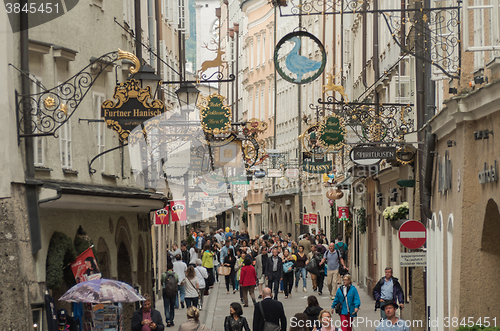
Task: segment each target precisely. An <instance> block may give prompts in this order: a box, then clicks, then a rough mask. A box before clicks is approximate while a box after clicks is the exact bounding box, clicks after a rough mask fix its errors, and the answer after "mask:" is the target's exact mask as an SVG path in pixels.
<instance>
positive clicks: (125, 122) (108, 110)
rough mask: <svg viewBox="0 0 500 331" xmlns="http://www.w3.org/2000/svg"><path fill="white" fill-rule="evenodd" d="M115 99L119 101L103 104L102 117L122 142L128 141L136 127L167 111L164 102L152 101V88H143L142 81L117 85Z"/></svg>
mask: <svg viewBox="0 0 500 331" xmlns="http://www.w3.org/2000/svg"><path fill="white" fill-rule="evenodd" d="M113 98H115V99H116V100H117V101H116V102H115V101H113V100H106V101H104V102H103V103H102V104H101V117H103V118H104V122H105V123H106V125H107V126H108V128H111V129H113V130H115V131H116V132H118V135H119V138H120V140H121V141H127V138H128V136H129V135H130V131H132V130H133V129H134V128H135V127H137V126H139V125H141V123H143V122H145V121H146V120H148V119H150V118H152V117H155V116H159V115H161V114H163V112H164V111H165V104H164V103H163V101H161V100H157V99H155V100H151V101H150V99H151V88H150V87H149V86H146V88H141V83H140V81H138V80H135V79H130V80H128V81H126V82H124V83H120V84H118V85H116V86H115V94H114V95H113Z"/></svg>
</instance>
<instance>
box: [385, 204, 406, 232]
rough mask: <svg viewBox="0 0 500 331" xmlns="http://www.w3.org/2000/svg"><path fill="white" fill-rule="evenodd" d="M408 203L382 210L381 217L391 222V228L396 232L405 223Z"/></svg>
mask: <svg viewBox="0 0 500 331" xmlns="http://www.w3.org/2000/svg"><path fill="white" fill-rule="evenodd" d="M409 211H410V209H409V205H408V202H403V203H402V204H400V205H395V206H389V207H387V208H385V209H384V212H383V213H382V215H383V216H384V218H385V219H386V220H388V221H389V222H391V226H392V227H393V228H394V229H396V230H398V229H399V227H400V226H401V225H402V224H403V223H404V222H406V221H407V215H408V213H409Z"/></svg>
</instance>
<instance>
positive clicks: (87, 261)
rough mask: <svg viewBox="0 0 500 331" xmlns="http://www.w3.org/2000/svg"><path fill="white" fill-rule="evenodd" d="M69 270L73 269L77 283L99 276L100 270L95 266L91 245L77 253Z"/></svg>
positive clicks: (98, 277)
mask: <svg viewBox="0 0 500 331" xmlns="http://www.w3.org/2000/svg"><path fill="white" fill-rule="evenodd" d="M71 271H73V275H74V276H75V280H76V282H77V283H81V282H85V281H87V280H93V279H100V278H101V271H100V270H99V267H98V266H97V261H96V259H95V256H94V252H92V247H89V248H87V249H86V250H85V252H83V253H82V254H80V255H78V257H77V258H76V260H75V262H73V263H71Z"/></svg>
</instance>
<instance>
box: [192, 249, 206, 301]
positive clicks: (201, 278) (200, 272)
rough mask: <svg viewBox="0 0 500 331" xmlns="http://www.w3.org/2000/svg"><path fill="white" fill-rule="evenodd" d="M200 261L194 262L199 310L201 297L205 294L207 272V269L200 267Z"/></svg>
mask: <svg viewBox="0 0 500 331" xmlns="http://www.w3.org/2000/svg"><path fill="white" fill-rule="evenodd" d="M201 263H202V262H201V259H197V260H196V268H194V271H195V272H196V278H198V283H199V284H200V289H199V293H200V299H199V303H198V309H199V310H201V309H202V308H203V296H204V293H205V287H206V282H205V279H207V278H208V271H207V268H205V267H203V266H202V265H201Z"/></svg>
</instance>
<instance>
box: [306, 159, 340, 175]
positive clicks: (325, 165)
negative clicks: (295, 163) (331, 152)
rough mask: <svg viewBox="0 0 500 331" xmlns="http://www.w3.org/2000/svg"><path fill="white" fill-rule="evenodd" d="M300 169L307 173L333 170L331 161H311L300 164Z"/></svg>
mask: <svg viewBox="0 0 500 331" xmlns="http://www.w3.org/2000/svg"><path fill="white" fill-rule="evenodd" d="M302 170H303V171H305V172H309V173H325V172H330V171H332V170H333V167H332V162H330V161H328V162H313V163H306V164H303V165H302Z"/></svg>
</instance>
